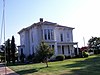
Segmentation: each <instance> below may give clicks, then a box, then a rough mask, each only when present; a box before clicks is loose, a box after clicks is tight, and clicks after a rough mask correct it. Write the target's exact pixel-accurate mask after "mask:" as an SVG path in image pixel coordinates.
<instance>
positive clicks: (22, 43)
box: [21, 35, 24, 45]
mask: <svg viewBox="0 0 100 75" xmlns="http://www.w3.org/2000/svg"><path fill="white" fill-rule="evenodd" d="M21 45H24V35H21Z"/></svg>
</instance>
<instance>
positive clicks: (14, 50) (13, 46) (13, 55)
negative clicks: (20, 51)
mask: <svg viewBox="0 0 100 75" xmlns="http://www.w3.org/2000/svg"><path fill="white" fill-rule="evenodd" d="M15 52H16V45H15V38H14V36H12V40H11V53H12V63H13V64H15Z"/></svg>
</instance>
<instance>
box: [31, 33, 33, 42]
mask: <svg viewBox="0 0 100 75" xmlns="http://www.w3.org/2000/svg"><path fill="white" fill-rule="evenodd" d="M31 40H32V42H33V31H32V32H31Z"/></svg>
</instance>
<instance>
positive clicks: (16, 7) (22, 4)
mask: <svg viewBox="0 0 100 75" xmlns="http://www.w3.org/2000/svg"><path fill="white" fill-rule="evenodd" d="M2 6H3V0H0V31H1V23H2V9H3V7H2ZM39 18H43V19H44V21H50V22H54V23H58V24H60V25H64V26H69V27H74V28H75V29H74V30H73V39H74V42H78V46H79V47H82V46H84V41H85V46H86V45H87V43H88V40H89V39H90V38H91V37H92V36H93V37H95V36H96V37H99V36H100V31H99V29H100V28H99V27H100V26H99V25H100V0H5V26H6V34H5V38H6V40H7V39H8V38H9V39H11V37H12V36H13V35H14V37H15V42H16V44H17V45H20V36H19V34H18V31H20V30H21V29H22V28H25V27H27V26H30V25H31V24H33V23H37V22H39ZM0 33H1V32H0ZM0 35H1V34H0ZM83 38H84V39H83ZM2 42H3V41H2Z"/></svg>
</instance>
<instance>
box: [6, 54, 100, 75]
mask: <svg viewBox="0 0 100 75" xmlns="http://www.w3.org/2000/svg"><path fill="white" fill-rule="evenodd" d="M8 67H9V68H11V69H12V70H14V71H15V72H17V73H18V74H20V75H100V55H93V56H89V57H88V58H74V59H68V60H64V61H57V62H49V67H48V68H46V65H45V63H39V64H26V65H15V66H8Z"/></svg>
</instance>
